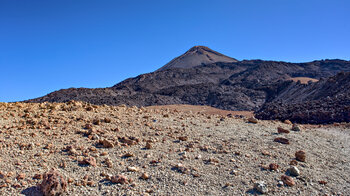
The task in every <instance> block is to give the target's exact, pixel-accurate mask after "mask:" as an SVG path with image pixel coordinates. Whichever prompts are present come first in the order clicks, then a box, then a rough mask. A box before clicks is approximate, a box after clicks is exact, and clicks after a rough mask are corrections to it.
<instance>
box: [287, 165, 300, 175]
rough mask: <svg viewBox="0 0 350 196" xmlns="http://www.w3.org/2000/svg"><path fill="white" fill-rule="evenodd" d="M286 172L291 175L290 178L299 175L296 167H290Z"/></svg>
mask: <svg viewBox="0 0 350 196" xmlns="http://www.w3.org/2000/svg"><path fill="white" fill-rule="evenodd" d="M287 172H288V173H289V174H290V175H291V176H299V175H300V171H299V169H298V168H297V167H295V166H292V167H290V168H288V169H287Z"/></svg>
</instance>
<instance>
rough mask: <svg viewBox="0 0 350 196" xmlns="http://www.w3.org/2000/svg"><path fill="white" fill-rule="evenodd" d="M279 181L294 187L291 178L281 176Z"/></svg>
mask: <svg viewBox="0 0 350 196" xmlns="http://www.w3.org/2000/svg"><path fill="white" fill-rule="evenodd" d="M281 180H282V181H283V183H284V184H286V185H288V186H294V185H295V182H294V180H293V178H292V177H290V176H286V175H282V176H281Z"/></svg>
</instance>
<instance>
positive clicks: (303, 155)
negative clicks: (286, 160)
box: [295, 150, 306, 162]
mask: <svg viewBox="0 0 350 196" xmlns="http://www.w3.org/2000/svg"><path fill="white" fill-rule="evenodd" d="M295 158H296V160H298V161H301V162H305V160H306V153H305V151H303V150H299V151H297V152H296V153H295Z"/></svg>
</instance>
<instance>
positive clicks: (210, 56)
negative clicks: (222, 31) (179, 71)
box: [158, 46, 237, 71]
mask: <svg viewBox="0 0 350 196" xmlns="http://www.w3.org/2000/svg"><path fill="white" fill-rule="evenodd" d="M217 62H226V63H231V62H237V60H236V59H234V58H231V57H228V56H225V55H223V54H221V53H219V52H216V51H214V50H212V49H210V48H208V47H206V46H194V47H192V48H191V49H189V50H188V51H187V52H185V53H184V54H183V55H181V56H179V57H176V58H175V59H173V60H171V61H170V62H169V63H167V64H166V65H164V66H163V67H161V68H160V69H158V71H162V70H166V69H172V68H192V67H196V66H199V65H203V64H211V63H217Z"/></svg>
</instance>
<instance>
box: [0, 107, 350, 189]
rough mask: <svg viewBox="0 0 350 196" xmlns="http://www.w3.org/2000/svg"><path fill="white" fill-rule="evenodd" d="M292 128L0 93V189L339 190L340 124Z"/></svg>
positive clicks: (346, 172) (348, 172)
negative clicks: (6, 97)
mask: <svg viewBox="0 0 350 196" xmlns="http://www.w3.org/2000/svg"><path fill="white" fill-rule="evenodd" d="M299 128H301V131H296V130H297V129H296V128H294V131H293V130H291V129H292V125H291V124H290V123H288V122H286V123H282V122H278V121H258V122H254V120H253V119H250V122H249V121H248V119H246V118H245V117H235V115H228V116H227V115H222V114H221V115H219V114H214V113H211V114H208V113H205V112H191V111H182V110H178V111H175V110H173V109H166V108H159V109H157V108H137V107H133V108H129V107H122V106H95V105H90V104H85V103H81V102H69V103H65V104H61V103H59V104H58V103H50V104H48V103H40V104H37V103H35V104H32V103H0V148H1V151H0V187H1V188H0V194H1V195H41V194H42V193H41V191H42V190H43V191H45V190H46V191H47V190H49V191H50V189H51V190H53V189H55V187H57V189H55V190H54V191H58V192H60V191H63V192H64V193H63V195H254V194H260V193H261V192H266V194H268V195H349V193H350V141H349V138H350V125H349V124H336V125H331V126H321V125H320V126H303V127H301V126H299ZM288 132H289V133H288ZM276 138H277V139H276ZM298 151H304V152H305V157H304V156H303V154H302V153H299V154H297V155H298V156H297V157H298V160H296V155H295V153H296V152H298ZM303 158H305V160H303ZM293 166H294V167H293ZM51 168H55V169H56V170H55V171H54V173H55V172H56V173H59V174H61V175H62V178H60V176H59V175H58V174H57V176H55V174H52V173H51V174H50V173H46V172H48V171H50V170H51ZM290 168H291V169H290ZM288 169H289V170H288ZM45 173H46V175H43V174H45ZM52 176H53V177H52ZM54 177H56V178H55V179H54V180H53V178H54ZM43 178H44V179H45V180H43ZM55 180H56V181H55ZM43 181H51V182H52V181H54V182H60V183H61V184H59V185H57V184H56V185H55V186H48V185H47V182H44V183H42V182H43ZM65 183H67V184H65ZM38 184H42V185H41V186H37V185H38ZM61 185H62V189H60V187H61ZM65 186H66V190H64V189H65ZM254 187H255V188H254Z"/></svg>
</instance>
